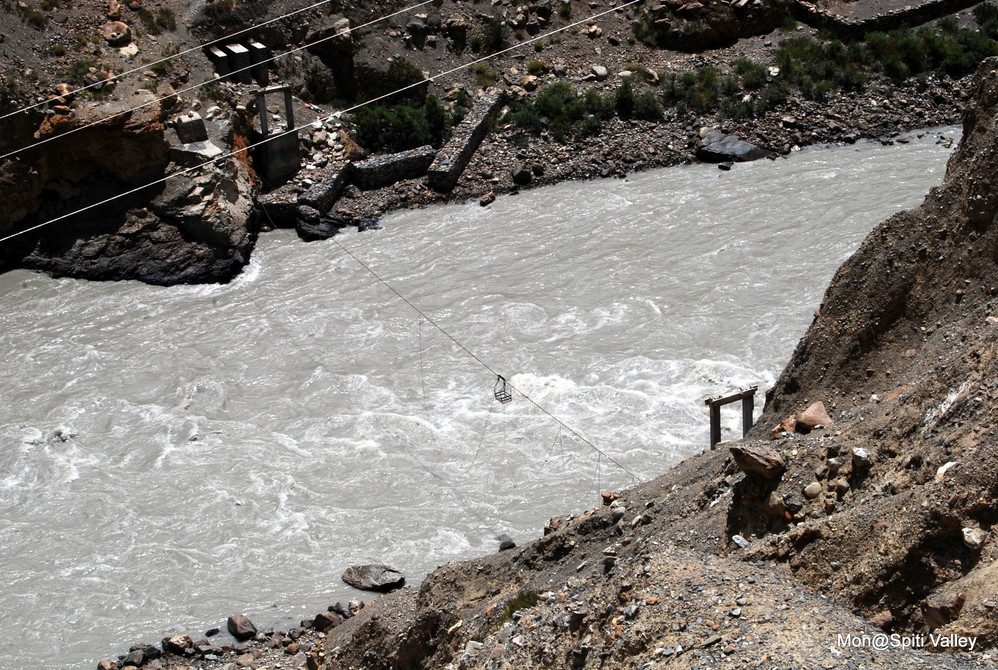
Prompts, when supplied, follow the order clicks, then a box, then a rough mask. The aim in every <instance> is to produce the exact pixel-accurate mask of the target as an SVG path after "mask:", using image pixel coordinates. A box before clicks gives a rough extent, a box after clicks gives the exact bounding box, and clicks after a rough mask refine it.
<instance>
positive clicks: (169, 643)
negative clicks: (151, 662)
mask: <svg viewBox="0 0 998 670" xmlns="http://www.w3.org/2000/svg"><path fill="white" fill-rule="evenodd" d="M193 648H194V640H192V639H191V636H190V635H186V634H183V633H181V634H180V635H174V636H173V637H168V638H165V639H164V640H163V651H165V652H167V653H170V654H177V655H178V656H181V655H183V654H184V653H185V652H186V651H187V650H188V649H193Z"/></svg>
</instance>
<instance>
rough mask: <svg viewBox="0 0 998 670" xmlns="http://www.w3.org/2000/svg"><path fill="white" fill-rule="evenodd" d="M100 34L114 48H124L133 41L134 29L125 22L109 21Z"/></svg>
mask: <svg viewBox="0 0 998 670" xmlns="http://www.w3.org/2000/svg"><path fill="white" fill-rule="evenodd" d="M100 34H101V37H103V38H104V40H105V41H106V42H107V43H108V46H112V47H123V46H125V45H126V44H128V43H129V42H131V41H132V29H131V28H129V27H128V24H127V23H124V22H123V21H108V22H107V23H105V24H104V25H102V26H101V27H100Z"/></svg>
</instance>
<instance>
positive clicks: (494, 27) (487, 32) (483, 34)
mask: <svg viewBox="0 0 998 670" xmlns="http://www.w3.org/2000/svg"><path fill="white" fill-rule="evenodd" d="M507 46H509V28H508V27H506V23H505V22H504V21H503V20H502V19H499V18H496V17H490V18H488V19H486V21H485V22H484V23H482V26H481V28H480V29H479V30H478V32H477V33H475V35H474V36H473V37H472V38H471V50H472V51H474V52H475V53H481V54H484V55H486V56H490V55H492V54H494V53H497V52H499V51H502V50H503V49H505V48H506V47H507Z"/></svg>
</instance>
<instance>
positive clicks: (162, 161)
mask: <svg viewBox="0 0 998 670" xmlns="http://www.w3.org/2000/svg"><path fill="white" fill-rule="evenodd" d="M146 97H148V100H140V99H136V100H135V101H133V104H135V105H139V104H142V103H149V102H152V103H155V104H148V106H146V107H143V108H141V109H138V110H134V111H127V110H126V111H125V112H124V113H122V114H120V115H118V116H113V114H114V113H115V111H116V110H115V109H113V108H110V109H109V108H107V107H100V108H96V107H81V108H80V109H79V110H77V111H76V112H75V113H73V114H72V115H57V116H51V117H47V118H45V119H44V120H43V121H42V122H41V125H40V126H39V128H38V129H37V131H36V133H35V134H36V137H37V138H38V139H40V140H46V139H48V138H52V137H55V136H58V135H61V134H65V133H70V134H68V135H66V137H65V138H62V139H59V140H56V141H54V142H51V143H48V144H43V145H41V146H40V147H39V148H37V149H33V150H31V151H29V152H26V153H25V154H23V155H19V156H18V157H17V158H16V159H15V160H10V161H7V162H6V163H5V164H4V165H2V166H0V190H3V192H4V193H5V208H6V211H5V212H4V215H5V216H4V218H3V219H0V236H3V235H7V234H10V233H12V232H16V231H18V230H24V229H26V228H29V227H31V226H32V225H35V224H37V223H42V222H45V221H47V220H50V219H55V218H57V217H61V216H63V215H65V214H68V213H71V212H74V211H77V210H80V209H83V208H86V207H88V206H89V205H91V204H93V203H98V202H101V201H103V200H105V199H111V198H113V197H114V196H117V195H118V194H119V193H123V192H127V191H132V190H134V189H136V188H138V187H140V186H142V185H144V184H148V183H152V185H151V186H149V187H148V188H144V189H141V190H138V191H136V192H134V193H132V194H131V195H129V196H126V197H123V198H116V199H114V200H111V201H110V202H108V203H107V204H105V205H101V206H99V207H95V208H93V209H89V210H87V211H84V212H81V213H79V214H76V215H73V216H71V217H67V218H65V219H62V220H59V221H56V222H55V223H53V224H50V225H47V226H44V227H43V228H40V229H39V230H38V231H37V232H32V233H27V234H25V235H22V236H20V237H17V238H14V239H13V240H11V241H9V242H6V243H4V244H3V245H0V271H2V270H7V269H11V268H14V267H24V268H29V269H36V270H44V271H46V272H49V273H51V274H53V275H55V276H70V277H80V278H85V279H97V280H112V279H138V280H142V281H145V282H149V283H152V284H176V283H193V282H226V281H228V280H230V279H231V278H232V277H234V276H235V275H236V274H238V273H239V271H240V270H241V268H242V267H243V265H245V263H246V262H247V261H248V258H249V253H250V250H251V249H252V246H253V242H254V241H255V228H254V216H253V215H254V207H253V197H254V193H255V186H254V184H253V181H252V178H251V176H250V171H249V169H248V165H247V164H246V161H245V159H240V158H235V159H228V160H226V161H224V163H222V164H219V165H214V164H212V163H205V164H204V165H203V166H201V168H200V169H198V170H195V171H192V172H189V173H186V174H181V175H178V176H176V177H173V178H171V179H169V180H167V181H160V180H162V179H163V178H164V177H165V176H166V175H167V174H171V173H173V172H175V171H177V170H179V169H180V167H182V166H175V165H172V164H171V162H170V160H171V154H170V151H169V150H170V147H171V145H177V144H178V142H177V140H176V136H175V135H172V136H171V133H172V131H169V130H168V129H167V128H166V122H167V119H168V116H169V113H170V111H171V108H170V103H171V99H170V98H165V99H163V100H160V101H156V100H155V99H154V98H153V96H152V95H151V94H148V93H146ZM105 118H106V120H104V121H100V122H99V123H94V125H89V124H91V123H92V122H96V121H99V120H100V119H105ZM235 137H236V136H235V135H233V134H232V132H231V129H230V130H229V131H228V133H227V137H226V138H225V139H226V146H231V145H232V142H233V138H235ZM51 147H57V148H55V149H53V148H51ZM156 182H159V183H156Z"/></svg>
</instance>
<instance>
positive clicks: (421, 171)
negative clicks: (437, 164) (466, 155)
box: [350, 145, 437, 191]
mask: <svg viewBox="0 0 998 670" xmlns="http://www.w3.org/2000/svg"><path fill="white" fill-rule="evenodd" d="M436 153H437V152H436V149H434V148H433V147H431V146H430V145H426V146H422V147H419V148H418V149H410V150H409V151H403V152H401V153H397V154H389V155H387V156H375V157H374V158H368V159H367V160H364V161H361V162H359V163H354V164H353V167H352V168H351V169H350V181H351V182H353V183H354V184H355V185H356V186H357V188H359V189H361V190H364V191H369V190H372V189H375V188H381V187H383V186H390V185H391V184H394V183H396V182H399V181H402V180H403V179H416V178H418V177H422V176H423V175H425V174H426V170H427V169H428V168H429V167H430V163H432V162H433V158H434V156H436Z"/></svg>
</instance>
